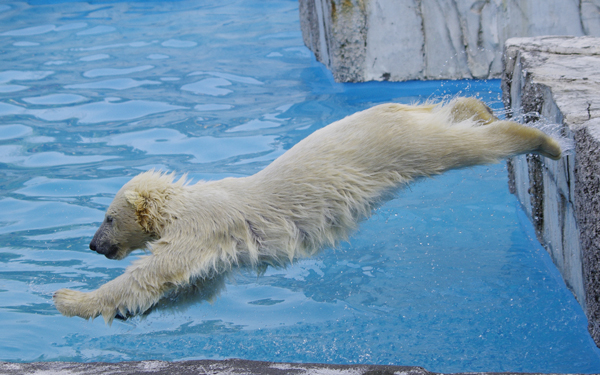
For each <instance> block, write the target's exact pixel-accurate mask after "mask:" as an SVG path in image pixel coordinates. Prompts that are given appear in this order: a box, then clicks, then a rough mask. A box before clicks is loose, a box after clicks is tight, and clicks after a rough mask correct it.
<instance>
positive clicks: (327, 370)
mask: <svg viewBox="0 0 600 375" xmlns="http://www.w3.org/2000/svg"><path fill="white" fill-rule="evenodd" d="M0 374H1V375H17V374H18V375H45V374H52V375H62V374H64V375H79V374H81V375H83V374H85V375H100V374H101V375H110V374H115V375H116V374H128V375H141V374H154V375H175V374H176V375H217V374H228V375H236V374H240V375H241V374H243V375H288V374H290V375H435V373H433V372H429V371H427V370H425V369H423V368H421V367H405V366H376V365H324V364H302V363H274V362H257V361H246V360H242V359H227V360H222V361H215V360H199V361H181V362H163V361H141V362H119V363H100V362H96V363H74V362H35V363H9V362H0ZM478 374H479V375H486V374H487V373H478ZM489 374H490V375H512V374H514V375H517V374H516V373H494V374H491V373H489ZM457 375H459V374H457ZM465 375H467V374H465ZM531 375H541V374H531Z"/></svg>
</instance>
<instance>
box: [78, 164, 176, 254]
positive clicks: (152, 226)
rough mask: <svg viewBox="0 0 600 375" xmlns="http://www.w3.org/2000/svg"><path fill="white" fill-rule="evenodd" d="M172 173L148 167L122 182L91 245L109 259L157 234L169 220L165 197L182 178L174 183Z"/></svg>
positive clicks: (144, 244) (136, 246) (143, 243)
mask: <svg viewBox="0 0 600 375" xmlns="http://www.w3.org/2000/svg"><path fill="white" fill-rule="evenodd" d="M173 177H174V176H173V174H165V173H161V172H155V171H149V172H145V173H142V174H140V175H138V176H136V177H134V178H133V179H132V180H131V181H129V182H128V183H127V184H125V185H124V186H123V187H122V188H121V190H119V192H118V193H117V194H116V195H115V198H114V200H113V201H112V203H111V204H110V206H109V207H108V210H107V211H106V215H105V217H104V221H103V222H102V224H101V225H100V228H98V230H97V231H96V234H94V238H93V239H92V241H91V242H90V249H92V250H94V251H96V252H98V253H99V254H103V255H104V256H106V257H107V258H109V259H123V258H125V257H126V256H127V255H129V253H131V252H132V251H133V250H135V249H141V248H145V247H146V246H147V244H148V242H150V241H153V240H156V239H158V238H160V233H161V231H162V228H163V227H164V225H165V224H166V222H167V221H168V220H169V217H168V215H167V214H166V212H165V206H166V204H167V201H168V200H169V198H170V196H171V195H172V194H173V192H174V191H175V190H176V189H177V188H178V187H180V186H181V185H182V183H183V180H184V178H182V179H181V180H179V181H178V182H176V183H174V182H173Z"/></svg>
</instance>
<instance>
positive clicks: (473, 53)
mask: <svg viewBox="0 0 600 375" xmlns="http://www.w3.org/2000/svg"><path fill="white" fill-rule="evenodd" d="M299 9H300V26H301V28H302V35H303V38H304V44H306V46H307V47H308V48H309V49H311V50H312V51H313V52H314V54H315V56H316V58H317V60H319V61H320V62H322V63H323V64H325V65H326V66H327V67H328V68H329V69H330V70H331V72H332V73H333V76H334V78H335V80H336V81H338V82H362V81H371V80H376V81H406V80H414V79H461V78H495V77H499V76H500V75H501V73H502V62H501V55H502V49H503V47H504V42H505V41H506V40H507V39H508V38H511V37H519V36H522V37H527V36H538V35H576V36H583V35H595V36H600V1H599V0H580V1H564V0H519V1H514V0H513V1H476V0H452V1H448V0H369V1H365V0H300V2H299Z"/></svg>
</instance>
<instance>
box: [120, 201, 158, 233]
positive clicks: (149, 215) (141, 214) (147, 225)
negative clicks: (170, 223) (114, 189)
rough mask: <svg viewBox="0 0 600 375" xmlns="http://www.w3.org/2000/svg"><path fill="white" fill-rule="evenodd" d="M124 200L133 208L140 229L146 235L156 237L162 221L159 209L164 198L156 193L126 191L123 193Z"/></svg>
mask: <svg viewBox="0 0 600 375" xmlns="http://www.w3.org/2000/svg"><path fill="white" fill-rule="evenodd" d="M161 198H162V199H161ZM125 199H126V200H127V202H128V203H129V204H131V205H132V206H133V208H134V210H135V217H136V221H137V222H138V224H140V226H141V227H142V229H144V231H145V232H146V233H148V234H153V235H156V234H157V229H158V228H159V227H160V226H161V223H162V221H163V218H162V215H161V213H160V208H161V206H162V205H163V204H164V197H161V196H160V194H157V192H156V193H153V192H150V191H144V192H139V191H135V190H128V191H126V192H125Z"/></svg>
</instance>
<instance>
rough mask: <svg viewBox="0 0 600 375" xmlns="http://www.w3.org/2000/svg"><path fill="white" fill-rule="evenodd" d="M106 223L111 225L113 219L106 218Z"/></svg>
mask: <svg viewBox="0 0 600 375" xmlns="http://www.w3.org/2000/svg"><path fill="white" fill-rule="evenodd" d="M106 222H107V223H108V224H112V222H113V217H112V216H110V215H108V216H106Z"/></svg>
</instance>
